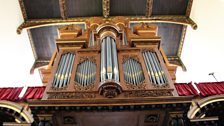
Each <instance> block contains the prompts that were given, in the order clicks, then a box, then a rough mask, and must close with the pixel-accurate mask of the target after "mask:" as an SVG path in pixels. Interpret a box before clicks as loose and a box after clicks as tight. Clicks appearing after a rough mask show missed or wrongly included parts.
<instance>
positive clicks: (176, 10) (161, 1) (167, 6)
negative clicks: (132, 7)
mask: <svg viewBox="0 0 224 126" xmlns="http://www.w3.org/2000/svg"><path fill="white" fill-rule="evenodd" d="M187 5H188V0H154V1H153V11H152V14H153V15H185V13H186V10H187Z"/></svg>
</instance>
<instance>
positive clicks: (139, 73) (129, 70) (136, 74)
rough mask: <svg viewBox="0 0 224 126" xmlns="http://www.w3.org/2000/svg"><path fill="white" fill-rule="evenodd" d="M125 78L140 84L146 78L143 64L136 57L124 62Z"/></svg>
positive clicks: (132, 82)
mask: <svg viewBox="0 0 224 126" xmlns="http://www.w3.org/2000/svg"><path fill="white" fill-rule="evenodd" d="M122 66H123V71H124V79H125V81H126V82H127V83H129V84H133V85H138V84H141V83H143V82H144V80H145V78H144V75H143V70H142V67H141V64H140V63H139V62H138V61H136V60H135V59H132V58H130V59H128V60H126V61H125V62H124V63H123V65H122Z"/></svg>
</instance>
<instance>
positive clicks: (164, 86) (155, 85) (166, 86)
mask: <svg viewBox="0 0 224 126" xmlns="http://www.w3.org/2000/svg"><path fill="white" fill-rule="evenodd" d="M152 86H153V87H154V88H170V85H169V84H168V83H166V84H163V85H158V84H154V83H152Z"/></svg>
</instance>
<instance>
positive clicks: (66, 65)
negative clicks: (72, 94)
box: [53, 53, 75, 88]
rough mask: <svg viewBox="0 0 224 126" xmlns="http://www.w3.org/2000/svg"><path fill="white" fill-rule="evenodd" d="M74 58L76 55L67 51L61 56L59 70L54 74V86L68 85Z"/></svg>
mask: <svg viewBox="0 0 224 126" xmlns="http://www.w3.org/2000/svg"><path fill="white" fill-rule="evenodd" d="M74 59H75V55H74V54H72V53H66V54H63V55H62V56H61V59H60V61H59V65H58V68H57V71H56V73H55V76H54V80H53V87H56V88H62V87H66V86H67V85H68V83H69V81H70V76H71V72H72V66H73V63H74Z"/></svg>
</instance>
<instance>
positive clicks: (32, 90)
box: [21, 86, 45, 100]
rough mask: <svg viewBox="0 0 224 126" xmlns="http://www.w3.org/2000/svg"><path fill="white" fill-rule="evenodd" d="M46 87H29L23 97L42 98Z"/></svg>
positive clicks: (25, 98)
mask: <svg viewBox="0 0 224 126" xmlns="http://www.w3.org/2000/svg"><path fill="white" fill-rule="evenodd" d="M44 90H45V87H44V86H42V87H28V88H27V90H26V93H25V94H24V95H23V97H22V98H21V99H23V100H27V99H41V98H42V97H43V93H44Z"/></svg>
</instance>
